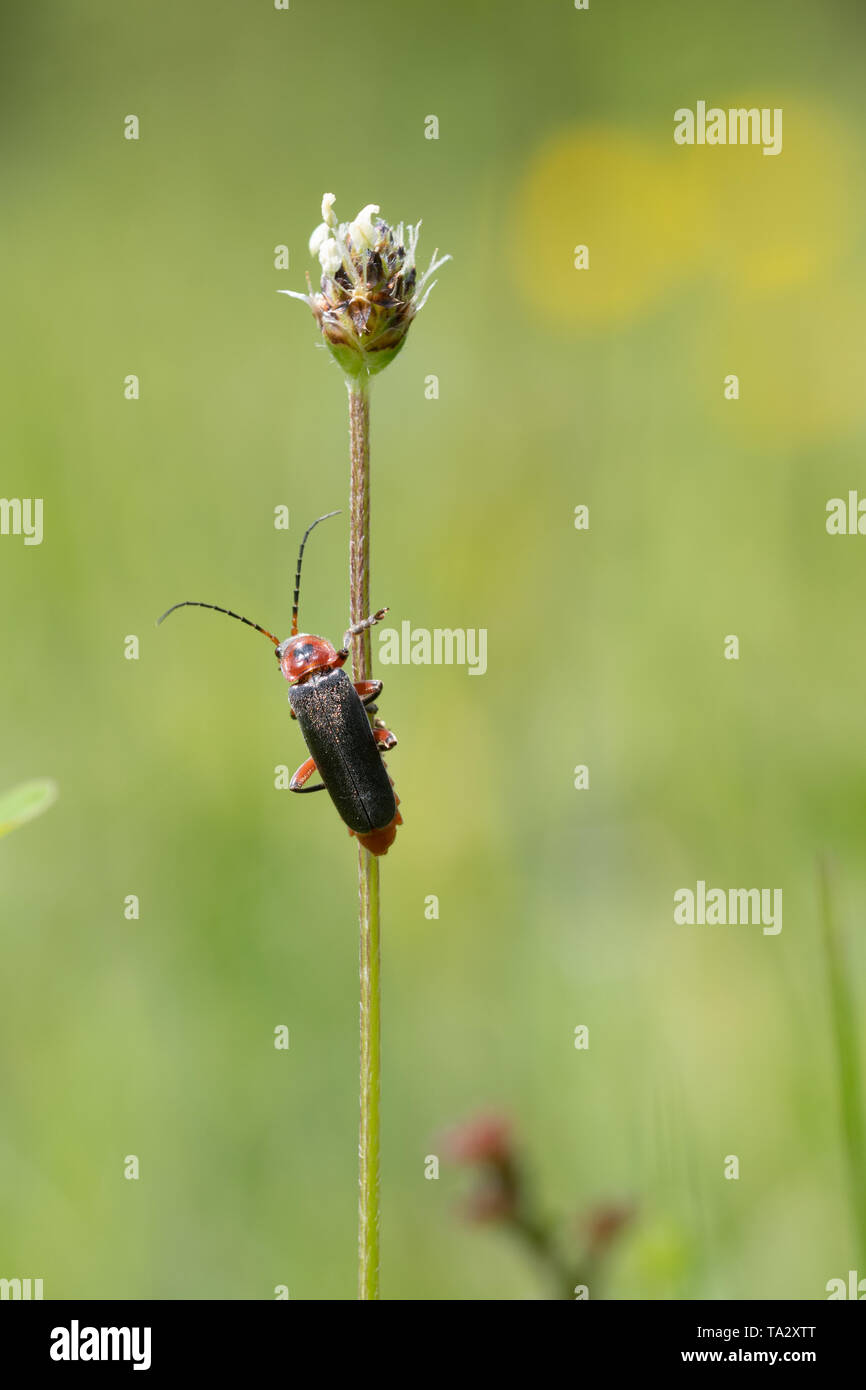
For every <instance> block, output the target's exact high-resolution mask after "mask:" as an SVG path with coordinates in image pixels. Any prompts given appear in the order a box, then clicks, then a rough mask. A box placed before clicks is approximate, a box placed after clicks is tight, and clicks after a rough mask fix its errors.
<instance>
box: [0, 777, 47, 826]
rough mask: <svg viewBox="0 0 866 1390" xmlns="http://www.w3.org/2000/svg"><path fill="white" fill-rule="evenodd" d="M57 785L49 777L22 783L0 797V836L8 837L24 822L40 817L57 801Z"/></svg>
mask: <svg viewBox="0 0 866 1390" xmlns="http://www.w3.org/2000/svg"><path fill="white" fill-rule="evenodd" d="M57 795H58V792H57V783H56V782H55V781H53V780H52V779H51V778H50V777H40V778H39V779H38V780H37V781H34V782H22V783H21V785H20V787H13V789H12V791H9V792H4V793H3V795H2V796H0V836H3V835H8V833H9V831H10V830H16V829H17V828H18V826H19V825H23V824H24V822H25V821H28V820H33V818H34V816H41V815H42V812H43V811H47V810H48V807H49V806H52V805H53V804H54V802H55V801H56V800H57Z"/></svg>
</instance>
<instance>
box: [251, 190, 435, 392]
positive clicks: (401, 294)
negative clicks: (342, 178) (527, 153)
mask: <svg viewBox="0 0 866 1390" xmlns="http://www.w3.org/2000/svg"><path fill="white" fill-rule="evenodd" d="M335 201H336V200H335V197H334V194H333V193H326V194H325V196H324V198H323V199H322V220H321V222H320V223H319V225H318V227H317V228H316V230H315V231H314V232H313V235H312V236H311V237H310V254H311V255H312V256H315V257H316V258H317V260H318V262H319V265H320V267H321V271H322V277H321V282H320V288H319V289H318V290H314V289H313V287H312V284H311V283H310V277H309V275H308V276H307V285H308V288H309V293H307V294H298V293H297V292H296V291H295V290H279V291H278V293H279V294H288V295H290V296H291V298H292V299H300V300H303V302H304V303H305V304H309V306H310V308H311V309H312V311H313V316H314V318H315V319H316V322H317V323H318V325H319V328H320V329H321V331H322V336H323V338H324V340H325V342H326V344H327V346H328V347H329V348H330V350H331V352H332V353H333V355H334V357H335V358H336V359H337V361H338V362H339V364H340V366H341V367H342V368H343V371H344V372H345V373H346V375H347V376H348V377H352V378H357V377H367V376H374V375H375V374H376V373H377V372H381V371H382V369H383V367H387V366H388V363H389V362H392V361H393V359H394V358H395V357H396V356H397V353H398V352H399V351H400V349H401V347H402V346H403V344H404V342H405V341H406V334H407V333H408V332H409V327H410V325H411V323H412V320H413V319H414V317H415V315H416V314H417V313H418V310H419V309H423V307H424V305H425V304H426V302H427V296H428V295H429V293H430V291H431V290H432V288H433V286H434V284H435V283H436V282H435V280H432V279H431V277H432V276H433V275H434V274H435V272H436V271H437V270H438V269H439V267H440V266H441V265H444V264H445V262H446V261H450V260H451V257H450V256H439V253H438V251H434V253H433V259H432V261H431V262H430V265H429V266H428V267H427V269H426V270H425V271H424V273H423V275H420V276H419V275H418V272H417V268H416V264H415V254H416V251H417V249H418V236H419V234H420V231H421V223H420V222H417V223H416V224H415V225H414V226H412V225H411V224H407V225H406V227H405V228H404V226H403V223H402V222H401V223H400V224H399V226H397V227H391V226H389V225H388V223H387V222H386V221H385V220H384V219H383V218H382V217H380V216H379V205H378V203H368V204H367V205H366V207H363V208H362V209H361V211H360V212H359V213H358V215H357V217H355V218H353V219H352V221H351V222H338V221H337V215H336V213H335V212H334V202H335Z"/></svg>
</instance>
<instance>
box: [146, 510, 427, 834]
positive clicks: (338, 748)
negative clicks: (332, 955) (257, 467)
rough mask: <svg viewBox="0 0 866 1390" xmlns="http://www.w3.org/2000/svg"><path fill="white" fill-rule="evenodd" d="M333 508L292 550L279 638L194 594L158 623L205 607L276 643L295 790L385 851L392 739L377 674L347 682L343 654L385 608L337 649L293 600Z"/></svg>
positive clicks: (393, 824) (393, 815) (391, 825)
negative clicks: (297, 759) (285, 628)
mask: <svg viewBox="0 0 866 1390" xmlns="http://www.w3.org/2000/svg"><path fill="white" fill-rule="evenodd" d="M338 515H339V513H338V512H326V513H325V515H324V516H319V517H317V518H316V520H315V521H313V522H312V523H311V524H310V525H309V526H308V527H307V529H306V531H305V532H304V538H303V540H302V541H301V547H300V550H299V551H298V568H297V572H296V574H295V594H294V600H293V602H292V630H291V634H290V635H289V636H288V637H287V638H285V639H284V640H283V641H282V642H281V641H280V639H279V638H278V637H275V636H274V634H273V633H272V632H268V630H267V628H265V627H261V626H260V625H259V624H258V623H254V622H252V621H251V620H250V619H249V618H243V617H241V615H240V613H235V612H233V611H232V609H230V608H220V607H219V605H218V604H216V603H199V602H197V601H196V600H194V599H187V600H184V602H183V603H175V604H173V605H172V607H171V608H168V609H166V611H165V613H163V615H162V617H161V618H159V619H157V623H158V624H159V623H161V622H163V621H164V620H165V619H166V618H167V617H168V615H169V613H174V612H175V610H176V609H178V608H210V609H212V610H213V611H214V612H215V613H225V615H226V616H227V617H229V618H235V619H237V621H238V622H241V623H246V625H247V627H252V628H255V630H256V632H261V633H262V634H263V635H264V636H265V637H267V638H268V640H269V641H271V642H273V644H274V646H275V648H276V657H277V660H278V661H279V663H280V669H281V671H282V673H283V675H284V676H285V678H286V680H287V681H288V682H289V705H290V708H291V716H292V718H293V719H297V721H298V724H299V725H300V729H301V733H302V735H303V738H304V742H305V743H306V745H307V749H308V752H309V754H310V756H309V757H308V758H307V759H306V760H305V761H304V762H302V763H301V766H300V767H299V768H298V770H297V772H296V773H295V774H294V776H293V777H292V779H291V781H290V783H289V788H290V790H291V791H293V792H321V791H327V792H329V793H330V797H331V800H332V801H333V803H334V805H335V806H336V808H337V812H338V813H339V815H340V817H341V819H342V820H343V822H344V823H345V824H346V825H347V826H348V828H349V834H350V835H356V836H357V837H358V840H359V841H360V843H361V844H362V845H363V846H364V848H365V849H368V850H369V851H370V853H371V854H387V853H388V850H389V848H390V846H391V845H392V844H393V843H394V839H395V837H396V835H397V826H398V825H402V823H403V818H402V816H401V815H400V812H399V811H398V809H397V805H398V802H399V797H398V796H396V794H395V792H394V787H393V783H392V781H391V778H390V777H389V776H388V773H387V770H386V768H385V764H384V763H383V761H382V755H383V754H384V753H388V752H390V750H391V749H392V748H395V747H396V746H397V740H396V738H395V737H394V735H393V733H392V732H391V730H390V729H388V728H386V727H385V725H384V723H383V722H382V720H381V719H378V718H377V719H375V720H374V722H373V723H372V724H371V722H370V715H371V714H375V711H376V705H375V703H374V702H375V700H376V699H377V697H378V696H379V694H380V693H381V690H382V682H381V681H379V680H363V681H351V680H349V677H348V676H347V675H346V672H345V671H344V670H343V666H344V665H345V663H346V662H347V661H348V659H349V642H350V640H351V638H352V637H357V636H358V634H359V633H361V632H366V630H367V629H368V628H371V627H373V626H374V625H375V624H376V623H378V622H381V620H382V618H384V616H385V614H386V613H387V612H388V609H387V608H380V609H379V610H378V612H376V613H373V614H371V615H370V617H368V618H364V619H363V620H362V621H361V622H358V623H353V624H352V626H351V627H349V628H348V629H347V630H346V632H345V633H344V634H343V645H342V646H341V647H339V648H335V647H333V646H332V645H331V643H330V642H329V641H328V640H327V639H326V638H324V637H315V636H313V635H312V634H310V633H307V632H298V601H299V597H300V592H301V565H302V563H303V559H304V546H305V545H306V543H307V538H308V536H309V534H310V532H311V531H312V530H313V528H314V527H316V526H318V524H319V522H320V521H326V520H327V519H328V517H331V516H338ZM314 772H318V773H319V776H320V777H321V779H322V780H321V781H320V782H318V783H316V785H315V786H313V787H310V786H308V785H307V783H308V782H309V781H310V778H311V777H312V776H313V773H314Z"/></svg>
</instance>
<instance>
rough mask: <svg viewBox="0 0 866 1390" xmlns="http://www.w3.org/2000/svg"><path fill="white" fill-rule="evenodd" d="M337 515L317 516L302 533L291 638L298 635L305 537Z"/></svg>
mask: <svg viewBox="0 0 866 1390" xmlns="http://www.w3.org/2000/svg"><path fill="white" fill-rule="evenodd" d="M339 515H340V513H339V511H336V512H325V515H324V516H317V517H316V519H315V521H311V522H310V525H309V526H308V527H307V529H306V531H305V532H304V539H303V540H302V541H301V548H300V550H299V551H298V569H297V573H296V575H295V597H294V600H293V601H292V636H293V637H296V636H297V633H298V598H299V597H300V593H301V561H302V560H303V558H304V546H305V545H306V544H307V536H308V535H309V534H310V532H311V531H312V529H313V527H314V526H318V524H319V522H320V521H327V520H328V517H329V516H339Z"/></svg>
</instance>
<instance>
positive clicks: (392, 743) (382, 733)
mask: <svg viewBox="0 0 866 1390" xmlns="http://www.w3.org/2000/svg"><path fill="white" fill-rule="evenodd" d="M373 737H374V739H375V740H376V742H377V744H378V745H379V751H380V752H381V753H387V752H389V751H390V749H392V748H396V747H397V735H396V734H392V733H391V730H390V729H386V728H385V726H384V724H383V725H381V726H380V727H377V728H375V729H374V730H373Z"/></svg>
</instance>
